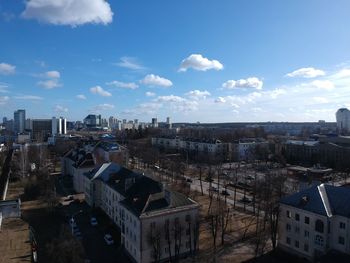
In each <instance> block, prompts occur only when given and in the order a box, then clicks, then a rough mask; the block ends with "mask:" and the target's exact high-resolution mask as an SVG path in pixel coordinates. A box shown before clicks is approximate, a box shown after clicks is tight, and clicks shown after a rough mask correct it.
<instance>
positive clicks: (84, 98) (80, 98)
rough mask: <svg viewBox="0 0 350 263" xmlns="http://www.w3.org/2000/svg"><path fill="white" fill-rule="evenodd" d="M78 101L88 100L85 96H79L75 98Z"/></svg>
mask: <svg viewBox="0 0 350 263" xmlns="http://www.w3.org/2000/svg"><path fill="white" fill-rule="evenodd" d="M75 97H76V98H77V99H79V100H86V96H85V95H84V94H79V95H77V96H75Z"/></svg>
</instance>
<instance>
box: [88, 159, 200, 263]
mask: <svg viewBox="0 0 350 263" xmlns="http://www.w3.org/2000/svg"><path fill="white" fill-rule="evenodd" d="M84 188H85V198H86V201H87V203H88V204H89V205H90V206H92V207H100V208H101V209H102V210H103V211H104V212H105V213H106V214H107V215H108V216H109V217H110V218H111V220H113V222H114V223H115V224H116V225H117V226H118V227H119V228H120V230H121V243H122V244H123V247H124V249H125V251H126V253H127V254H128V255H129V256H130V258H131V259H132V261H134V262H140V263H143V262H154V261H158V262H159V261H166V260H168V259H169V258H170V257H171V258H175V257H176V258H180V257H183V256H185V255H188V254H191V253H193V252H194V251H196V250H197V249H198V227H199V226H198V213H199V206H198V204H197V203H196V202H194V201H193V200H191V199H189V198H188V197H186V196H184V195H182V194H180V193H177V192H173V191H170V190H168V189H166V188H164V187H163V185H162V184H161V183H159V182H156V181H154V180H153V179H151V178H148V177H146V176H144V175H141V174H138V173H135V172H133V171H131V170H128V169H126V168H125V167H122V166H120V165H118V164H115V163H105V164H102V165H100V166H98V167H96V168H95V169H93V170H91V171H90V172H87V173H85V174H84Z"/></svg>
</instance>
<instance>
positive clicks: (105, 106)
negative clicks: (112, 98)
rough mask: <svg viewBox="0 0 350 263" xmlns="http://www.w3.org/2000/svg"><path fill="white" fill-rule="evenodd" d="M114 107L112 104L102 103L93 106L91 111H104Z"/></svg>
mask: <svg viewBox="0 0 350 263" xmlns="http://www.w3.org/2000/svg"><path fill="white" fill-rule="evenodd" d="M112 109H114V105H112V104H108V103H103V104H99V105H97V106H95V107H94V108H93V109H92V111H94V112H100V111H106V110H112Z"/></svg>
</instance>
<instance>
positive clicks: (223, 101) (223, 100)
mask: <svg viewBox="0 0 350 263" xmlns="http://www.w3.org/2000/svg"><path fill="white" fill-rule="evenodd" d="M215 102H216V103H225V102H226V99H225V98H224V97H218V98H216V99H215Z"/></svg>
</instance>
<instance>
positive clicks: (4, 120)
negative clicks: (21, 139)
mask: <svg viewBox="0 0 350 263" xmlns="http://www.w3.org/2000/svg"><path fill="white" fill-rule="evenodd" d="M6 122H7V118H6V117H3V118H2V124H3V125H6Z"/></svg>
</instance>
